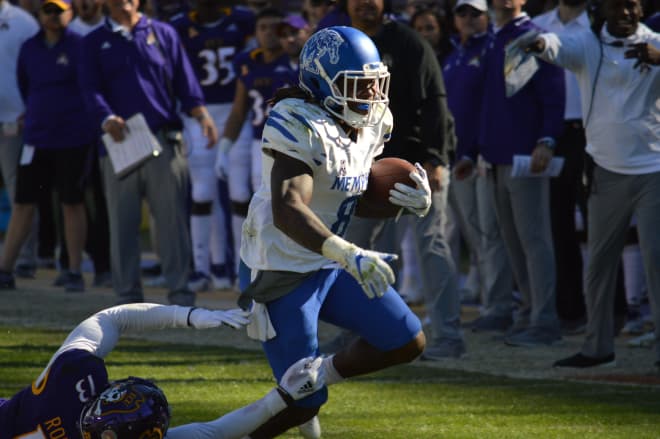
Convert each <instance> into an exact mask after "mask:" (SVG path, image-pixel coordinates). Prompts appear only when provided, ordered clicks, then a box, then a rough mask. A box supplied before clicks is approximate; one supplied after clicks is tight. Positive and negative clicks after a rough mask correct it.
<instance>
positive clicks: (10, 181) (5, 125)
mask: <svg viewBox="0 0 660 439" xmlns="http://www.w3.org/2000/svg"><path fill="white" fill-rule="evenodd" d="M38 31H39V24H38V23H37V20H35V18H34V17H33V16H32V15H30V14H29V13H27V12H26V11H25V10H23V9H21V8H19V7H17V6H14V5H12V4H11V3H9V1H8V0H0V173H1V175H2V180H3V182H4V185H5V188H6V189H7V196H8V197H9V200H10V203H11V204H13V203H14V193H15V191H16V168H17V167H18V159H19V155H20V153H21V149H22V147H23V142H22V138H23V136H22V120H21V119H22V116H23V112H24V111H25V107H24V105H23V100H22V99H21V95H20V93H19V91H18V84H17V82H16V62H17V60H18V51H19V49H20V48H21V45H23V42H24V41H25V40H27V39H28V38H30V37H31V36H33V35H34V34H36V33H37V32H38ZM33 230H36V228H33ZM35 249H36V239H34V233H33V234H32V235H31V237H30V239H29V240H28V241H27V242H26V243H25V245H24V246H23V248H22V251H21V254H20V256H19V258H18V262H17V265H21V264H23V265H26V266H30V267H33V268H34V267H36V250H35Z"/></svg>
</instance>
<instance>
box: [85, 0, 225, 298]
mask: <svg viewBox="0 0 660 439" xmlns="http://www.w3.org/2000/svg"><path fill="white" fill-rule="evenodd" d="M106 5H107V6H108V9H109V17H108V18H107V19H106V21H105V23H104V25H103V26H101V27H100V28H98V29H97V30H95V31H93V32H92V33H91V34H89V35H88V36H87V37H85V39H84V43H83V56H82V65H81V72H82V74H81V79H82V87H83V94H84V97H85V99H86V103H87V107H88V111H89V113H90V115H91V117H92V120H93V126H94V127H99V128H102V129H103V131H105V132H106V133H108V134H109V135H110V136H111V137H112V138H113V139H114V140H115V141H122V140H123V139H124V138H125V131H126V125H125V120H126V119H128V118H130V117H132V116H133V115H135V114H137V113H142V114H143V115H144V118H145V119H146V121H147V124H148V126H149V128H150V130H151V132H152V133H153V134H154V135H155V136H156V137H157V138H158V141H159V143H160V144H161V146H162V148H163V150H162V152H161V153H160V155H159V156H157V157H153V158H151V159H149V160H148V161H146V162H144V163H143V164H142V165H140V166H139V167H137V168H136V169H134V170H133V171H132V172H131V173H130V174H128V175H127V176H124V177H123V178H121V179H120V178H119V177H118V176H117V175H115V173H114V170H113V167H112V164H111V162H110V159H109V158H108V157H107V156H103V157H101V159H100V161H101V172H102V174H103V182H104V189H105V195H106V199H107V203H108V214H109V222H110V242H111V244H110V252H111V260H112V285H113V288H114V290H115V292H116V293H117V295H118V298H119V300H118V302H119V303H129V302H141V301H143V299H144V297H143V292H142V285H141V282H140V256H141V255H140V242H139V226H140V216H141V199H142V196H143V195H144V196H146V198H147V201H148V203H149V208H150V210H151V212H152V214H153V217H154V221H155V226H156V232H157V234H158V244H159V245H158V254H159V256H160V258H161V263H162V271H163V275H164V277H165V279H166V281H167V288H168V289H169V294H168V300H169V301H170V303H173V304H179V305H192V304H193V303H194V301H195V294H194V293H193V292H191V291H190V290H188V288H187V282H188V274H189V271H190V267H191V263H190V254H191V252H190V239H189V235H188V231H187V226H186V222H187V219H186V211H185V200H186V192H187V189H188V182H187V172H186V164H185V161H184V158H183V155H182V154H183V152H182V138H181V120H180V118H179V116H178V113H177V103H176V100H178V101H179V103H180V108H181V111H184V112H186V113H188V114H190V115H191V116H192V117H194V118H196V119H197V120H198V122H199V123H200V125H201V127H202V132H203V133H204V135H205V137H207V139H208V146H209V147H210V146H212V145H213V144H215V143H216V142H217V130H216V127H215V124H214V123H213V119H212V118H211V117H210V115H209V113H208V111H207V110H206V108H205V107H204V99H203V95H202V90H201V88H200V85H199V82H198V80H197V78H196V77H195V74H194V71H193V69H192V66H191V65H190V61H189V60H188V57H187V56H186V53H185V51H184V50H183V46H182V44H181V42H180V39H179V38H178V35H177V33H176V31H175V30H174V29H173V28H172V27H170V26H169V25H166V24H164V23H161V22H159V21H157V20H153V19H151V18H148V17H146V16H144V15H143V14H141V13H140V12H139V11H138V7H139V1H137V0H134V1H133V2H131V3H125V2H123V1H122V0H108V1H107V3H106ZM129 66H131V67H130V68H129Z"/></svg>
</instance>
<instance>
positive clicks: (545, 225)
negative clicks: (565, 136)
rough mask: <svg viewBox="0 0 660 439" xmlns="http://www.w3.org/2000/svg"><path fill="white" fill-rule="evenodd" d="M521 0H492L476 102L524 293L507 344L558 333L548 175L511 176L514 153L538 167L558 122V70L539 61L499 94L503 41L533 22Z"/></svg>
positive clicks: (535, 342) (482, 149) (547, 155)
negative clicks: (510, 90)
mask: <svg viewBox="0 0 660 439" xmlns="http://www.w3.org/2000/svg"><path fill="white" fill-rule="evenodd" d="M524 3H525V0H511V1H508V0H494V1H493V9H494V12H495V14H494V16H495V20H494V21H495V23H494V24H495V26H494V30H495V37H494V40H493V43H492V44H491V46H490V47H489V50H488V51H487V52H486V55H485V57H484V65H485V75H486V78H488V79H487V81H486V84H485V88H484V100H483V102H482V107H481V123H480V128H479V153H480V154H481V155H482V156H483V158H484V159H485V160H486V161H487V162H489V163H491V164H492V165H493V181H494V185H495V205H496V212H497V218H498V222H499V225H500V229H501V232H502V237H503V238H504V243H505V245H506V248H507V253H508V255H509V258H510V262H511V268H512V270H513V274H514V277H515V279H516V282H517V284H518V288H519V290H520V293H521V295H522V299H523V303H522V306H521V308H520V309H519V311H518V312H517V315H516V318H515V322H514V326H513V328H512V330H511V331H510V334H509V336H508V337H507V338H506V340H505V341H506V343H507V344H509V345H514V346H525V347H531V346H539V345H550V344H553V343H555V342H557V341H559V340H560V339H561V334H560V329H559V320H558V317H557V310H556V304H555V261H554V250H553V245H552V232H551V228H550V210H549V209H550V206H549V197H550V195H549V190H550V181H549V177H539V176H534V177H512V176H511V171H512V162H513V157H514V155H526V156H530V157H531V159H530V160H531V164H530V172H531V173H539V172H542V171H544V170H545V169H546V168H547V166H548V164H549V161H550V160H551V159H552V157H553V151H554V145H555V139H557V138H558V137H559V136H560V135H561V133H562V130H563V127H564V101H565V93H564V87H565V86H564V73H563V72H562V71H561V69H559V68H557V67H555V66H552V65H550V64H548V63H545V62H539V68H538V71H537V72H536V73H534V75H533V76H532V77H531V78H530V79H529V81H528V82H527V83H526V84H525V85H524V86H522V87H521V88H520V89H519V90H518V91H517V92H516V93H515V94H513V95H512V96H507V95H506V93H505V75H504V58H505V56H504V55H505V50H506V47H507V45H508V44H510V43H511V42H512V41H514V40H515V39H516V38H518V37H519V36H521V35H522V34H524V33H526V32H528V31H530V30H533V29H536V30H538V29H539V28H538V27H536V26H535V25H534V24H533V23H532V21H531V20H530V18H529V16H527V14H525V13H524V12H522V6H523V5H524Z"/></svg>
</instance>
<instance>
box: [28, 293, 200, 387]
mask: <svg viewBox="0 0 660 439" xmlns="http://www.w3.org/2000/svg"><path fill="white" fill-rule="evenodd" d="M189 311H190V307H183V306H178V305H169V306H168V305H156V304H153V303H132V304H128V305H120V306H115V307H112V308H108V309H104V310H102V311H99V312H97V313H96V314H94V315H93V316H91V317H89V318H87V319H86V320H84V321H83V322H82V323H80V324H79V325H78V326H76V327H75V328H74V329H73V331H71V333H70V334H69V336H68V337H67V338H66V340H64V343H62V346H60V348H59V349H58V350H57V352H55V354H53V356H52V357H51V359H50V361H49V362H48V365H47V366H46V368H45V369H44V371H43V372H42V373H41V375H40V376H39V378H38V379H37V381H36V382H37V383H40V382H41V380H42V379H43V378H44V376H45V375H46V373H47V371H48V369H49V368H50V366H51V364H53V362H54V361H55V360H56V359H57V357H58V356H59V355H60V354H62V353H64V352H66V351H69V350H72V349H81V350H84V351H87V352H90V353H92V354H94V355H96V356H97V357H99V358H105V357H106V356H107V355H108V354H109V353H110V352H111V351H112V349H113V348H114V347H115V345H116V344H117V342H118V341H119V337H120V335H121V334H122V332H124V331H127V330H145V329H162V328H183V327H186V326H187V325H188V324H187V320H188V312H189Z"/></svg>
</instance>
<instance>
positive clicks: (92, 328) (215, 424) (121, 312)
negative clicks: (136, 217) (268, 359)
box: [0, 303, 324, 439]
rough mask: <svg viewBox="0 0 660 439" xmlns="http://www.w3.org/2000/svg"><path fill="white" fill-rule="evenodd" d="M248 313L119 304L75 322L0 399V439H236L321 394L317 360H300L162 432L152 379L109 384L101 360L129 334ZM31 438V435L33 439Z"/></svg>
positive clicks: (165, 415)
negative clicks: (269, 383) (222, 405)
mask: <svg viewBox="0 0 660 439" xmlns="http://www.w3.org/2000/svg"><path fill="white" fill-rule="evenodd" d="M248 321H249V313H248V312H246V311H243V310H240V309H232V310H226V311H224V310H208V309H204V308H191V307H183V306H177V305H171V306H166V305H156V304H151V303H140V304H129V305H120V306H116V307H113V308H108V309H105V310H102V311H99V312H97V313H96V314H94V315H93V316H91V317H89V318H88V319H86V320H85V321H83V322H82V323H80V324H79V325H78V326H77V327H76V328H75V329H74V330H73V331H72V332H71V333H70V334H69V336H68V337H67V339H66V340H65V341H64V343H63V344H62V346H60V348H59V349H58V350H57V352H56V353H55V354H54V355H53V357H52V358H51V360H50V361H49V363H48V365H47V366H46V368H45V369H44V371H43V372H42V373H41V375H40V376H39V377H38V378H37V379H36V380H35V381H34V383H33V384H32V385H31V386H27V387H25V388H24V389H23V390H21V391H20V392H18V393H16V394H15V395H14V396H13V397H11V398H10V399H2V398H0V439H11V438H18V437H21V438H25V437H48V438H55V437H58V438H64V437H66V438H69V439H81V438H82V439H200V438H209V437H213V438H223V439H227V438H242V437H245V435H247V434H248V433H249V432H250V431H252V430H254V429H255V428H257V427H258V426H259V425H261V424H262V423H264V422H266V421H267V420H268V419H270V417H271V416H273V415H275V414H277V413H278V412H280V411H282V410H283V409H284V408H286V407H287V406H288V405H290V404H292V403H293V401H295V400H297V399H301V398H303V397H307V396H309V395H310V393H314V392H315V391H317V390H319V389H322V388H323V385H324V378H323V377H324V372H323V370H322V362H321V358H317V359H314V358H303V359H301V360H300V361H298V362H296V363H295V364H294V365H292V366H291V367H290V368H289V369H288V371H287V372H286V373H285V374H284V376H283V377H282V379H281V380H280V382H279V385H278V386H277V387H275V388H274V389H272V390H271V391H270V392H269V393H267V394H266V395H265V396H264V397H262V398H261V399H259V400H257V401H255V402H253V403H252V404H249V405H247V406H245V407H243V408H239V409H237V410H234V411H232V412H230V413H227V414H225V415H224V416H222V417H220V418H218V419H215V420H213V421H210V422H197V423H194V424H186V425H181V426H176V427H172V428H168V427H169V424H170V407H169V404H168V402H167V399H166V398H165V394H164V393H163V392H162V390H161V389H159V388H158V387H157V386H156V385H155V384H154V383H152V382H151V381H148V380H145V379H142V378H136V377H129V378H127V379H123V380H119V381H114V382H109V380H108V371H107V369H106V364H105V361H104V358H105V356H106V355H108V354H109V353H110V352H111V351H112V349H113V347H114V346H115V344H116V343H117V341H118V340H119V336H120V335H121V333H122V332H123V331H125V330H130V329H138V330H144V329H162V328H184V327H193V328H196V329H207V328H217V327H220V326H229V327H232V328H235V329H239V328H242V327H243V326H244V325H245V324H247V323H248ZM35 434H36V436H35Z"/></svg>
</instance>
